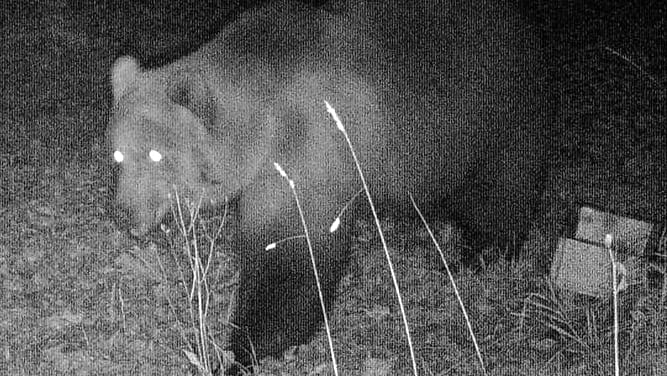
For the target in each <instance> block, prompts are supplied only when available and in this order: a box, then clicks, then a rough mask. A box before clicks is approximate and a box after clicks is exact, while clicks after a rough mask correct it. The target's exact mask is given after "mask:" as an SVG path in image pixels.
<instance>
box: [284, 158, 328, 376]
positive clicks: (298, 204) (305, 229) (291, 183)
mask: <svg viewBox="0 0 667 376" xmlns="http://www.w3.org/2000/svg"><path fill="white" fill-rule="evenodd" d="M273 165H274V166H275V167H276V170H278V172H279V173H280V176H282V177H283V178H285V180H287V182H288V183H289V187H290V190H291V191H292V195H293V196H294V201H295V202H296V207H297V209H298V211H299V218H300V219H301V225H302V226H303V232H304V234H305V235H306V242H307V243H308V251H309V252H310V261H311V262H312V264H313V273H314V274H315V283H316V284H317V293H318V295H319V298H320V305H321V306H322V316H323V317H324V328H325V330H326V331H327V339H328V340H329V351H330V352H331V363H332V364H333V370H334V375H336V376H338V363H337V362H336V354H335V353H334V349H333V339H332V338H331V329H330V327H329V317H328V315H327V308H326V306H325V305H324V296H323V295H322V285H321V284H320V275H319V273H318V272H317V264H316V263H315V254H314V253H313V245H312V243H311V241H310V234H309V233H308V226H307V225H306V219H305V218H304V216H303V210H302V209H301V202H299V195H297V194H296V188H295V187H294V181H293V180H292V179H290V178H289V177H288V176H287V173H285V170H283V168H282V167H280V165H279V164H278V163H275V162H274V163H273Z"/></svg>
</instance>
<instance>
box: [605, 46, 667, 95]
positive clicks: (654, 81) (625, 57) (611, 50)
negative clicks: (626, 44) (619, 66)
mask: <svg viewBox="0 0 667 376" xmlns="http://www.w3.org/2000/svg"><path fill="white" fill-rule="evenodd" d="M604 49H605V50H607V51H608V52H609V53H611V54H613V55H616V56H618V57H620V58H621V60H623V61H625V62H627V63H628V64H630V66H632V67H633V68H635V69H637V70H638V71H639V73H641V74H643V75H644V76H645V77H646V78H648V79H649V80H650V81H651V82H652V83H653V84H654V85H655V86H657V87H659V88H661V89H664V87H663V86H662V85H661V84H660V82H658V80H657V79H656V78H655V77H653V76H652V75H650V74H649V73H648V72H647V71H646V70H645V69H644V68H642V67H640V66H639V65H638V64H637V63H635V62H634V61H632V60H630V58H629V57H627V56H625V55H623V54H622V53H620V52H618V51H616V50H613V49H611V48H610V47H607V46H605V48H604Z"/></svg>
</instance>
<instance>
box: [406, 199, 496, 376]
mask: <svg viewBox="0 0 667 376" xmlns="http://www.w3.org/2000/svg"><path fill="white" fill-rule="evenodd" d="M408 196H410V201H412V206H414V208H415V210H416V211H417V214H418V215H419V218H420V219H421V221H422V223H424V227H426V231H428V235H429V236H430V237H431V240H433V244H435V248H436V249H437V250H438V253H439V254H440V259H441V260H442V264H443V265H444V266H445V270H446V271H447V277H449V281H450V282H451V283H452V287H454V294H456V300H458V302H459V306H460V307H461V312H463V317H464V318H465V320H466V325H467V326H468V332H469V333H470V338H472V343H473V345H474V346H475V352H476V353H477V359H478V360H479V364H480V366H481V367H482V372H483V373H484V375H486V374H487V373H486V367H485V366H484V359H483V358H482V352H481V351H480V350H479V345H478V344H477V338H476V337H475V333H474V332H473V331H472V325H471V324H470V317H468V312H467V311H466V307H465V305H464V304H463V300H462V299H461V294H460V293H459V289H458V288H457V287H456V282H455V281H454V276H452V272H451V271H450V270H449V265H448V264H447V260H445V254H444V253H443V252H442V249H441V248H440V245H439V244H438V242H437V241H436V240H435V236H434V235H433V231H431V227H429V225H428V223H427V222H426V219H425V218H424V215H423V214H422V212H421V210H419V207H417V203H416V202H415V199H414V198H413V197H412V194H411V193H408Z"/></svg>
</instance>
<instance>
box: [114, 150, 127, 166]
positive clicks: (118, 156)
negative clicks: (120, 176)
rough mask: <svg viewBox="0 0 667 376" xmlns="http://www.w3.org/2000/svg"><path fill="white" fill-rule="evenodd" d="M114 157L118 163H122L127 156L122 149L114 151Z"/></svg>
mask: <svg viewBox="0 0 667 376" xmlns="http://www.w3.org/2000/svg"><path fill="white" fill-rule="evenodd" d="M113 159H114V161H116V163H121V162H122V161H123V159H125V156H124V155H123V153H121V152H120V150H116V151H114V152H113Z"/></svg>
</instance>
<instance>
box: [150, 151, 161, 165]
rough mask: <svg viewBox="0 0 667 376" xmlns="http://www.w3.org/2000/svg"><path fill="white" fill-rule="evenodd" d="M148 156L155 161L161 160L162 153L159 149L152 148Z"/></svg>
mask: <svg viewBox="0 0 667 376" xmlns="http://www.w3.org/2000/svg"><path fill="white" fill-rule="evenodd" d="M148 157H149V158H150V159H151V161H153V162H160V161H161V160H162V154H161V153H160V152H159V151H157V150H151V151H149V152H148Z"/></svg>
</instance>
